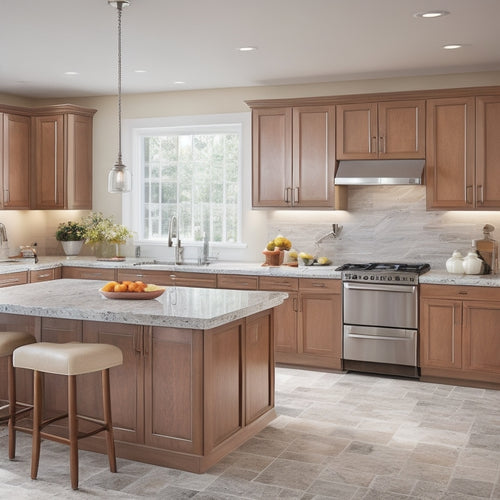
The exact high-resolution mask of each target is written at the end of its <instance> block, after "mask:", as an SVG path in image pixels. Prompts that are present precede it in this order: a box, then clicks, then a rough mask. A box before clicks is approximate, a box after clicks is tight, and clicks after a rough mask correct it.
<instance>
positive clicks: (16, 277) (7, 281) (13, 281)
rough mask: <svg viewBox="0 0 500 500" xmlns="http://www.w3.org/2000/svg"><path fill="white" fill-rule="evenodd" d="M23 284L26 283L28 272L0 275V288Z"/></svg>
mask: <svg viewBox="0 0 500 500" xmlns="http://www.w3.org/2000/svg"><path fill="white" fill-rule="evenodd" d="M24 283H28V271H20V272H18V273H7V274H0V287H1V288H3V287H6V286H13V285H23V284H24Z"/></svg>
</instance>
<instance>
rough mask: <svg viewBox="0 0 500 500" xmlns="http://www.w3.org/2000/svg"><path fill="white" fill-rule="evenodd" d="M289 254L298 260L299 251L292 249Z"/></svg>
mask: <svg viewBox="0 0 500 500" xmlns="http://www.w3.org/2000/svg"><path fill="white" fill-rule="evenodd" d="M288 256H289V257H290V258H291V259H295V260H296V259H297V256H298V254H297V252H296V251H295V250H292V251H290V252H289V253H288Z"/></svg>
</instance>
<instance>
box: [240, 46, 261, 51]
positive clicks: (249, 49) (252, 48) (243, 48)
mask: <svg viewBox="0 0 500 500" xmlns="http://www.w3.org/2000/svg"><path fill="white" fill-rule="evenodd" d="M238 50H239V51H240V52H252V51H254V50H257V47H251V46H248V47H239V48H238Z"/></svg>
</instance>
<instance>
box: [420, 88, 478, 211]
mask: <svg viewBox="0 0 500 500" xmlns="http://www.w3.org/2000/svg"><path fill="white" fill-rule="evenodd" d="M474 108H475V104H474V98H473V97H470V98H449V99H429V100H428V101H427V148H426V149H427V152H426V178H427V179H426V194H427V208H428V209H432V208H437V209H472V208H474V206H475V201H476V190H475V189H474V185H475V180H474V162H475V152H474V151H475V114H474Z"/></svg>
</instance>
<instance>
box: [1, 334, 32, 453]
mask: <svg viewBox="0 0 500 500" xmlns="http://www.w3.org/2000/svg"><path fill="white" fill-rule="evenodd" d="M34 342H36V339H35V337H33V335H31V334H29V333H25V332H11V331H9V332H0V357H4V356H7V384H8V403H7V404H6V405H4V406H1V407H0V411H1V412H2V415H1V416H0V422H6V421H8V428H9V459H10V460H14V458H15V456H16V430H23V431H25V432H30V431H29V429H23V428H17V429H16V417H17V416H18V415H20V414H22V413H25V412H28V411H30V410H31V409H32V408H33V407H32V406H31V405H27V404H22V407H21V408H19V406H20V404H18V403H17V396H16V370H15V369H14V365H13V364H12V354H13V352H14V350H15V349H17V348H18V347H21V346H23V345H27V344H32V343H34ZM5 409H8V410H7V413H6V414H3V413H4V410H5Z"/></svg>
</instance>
